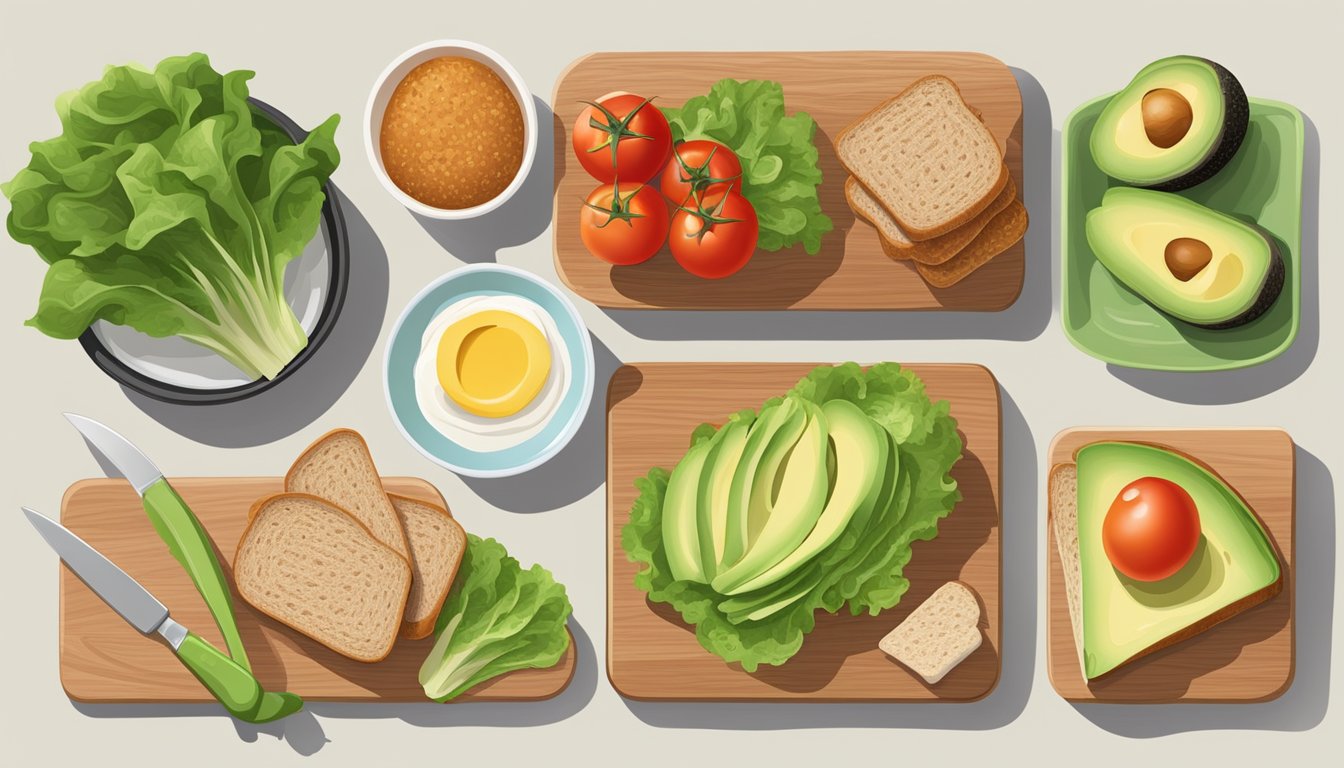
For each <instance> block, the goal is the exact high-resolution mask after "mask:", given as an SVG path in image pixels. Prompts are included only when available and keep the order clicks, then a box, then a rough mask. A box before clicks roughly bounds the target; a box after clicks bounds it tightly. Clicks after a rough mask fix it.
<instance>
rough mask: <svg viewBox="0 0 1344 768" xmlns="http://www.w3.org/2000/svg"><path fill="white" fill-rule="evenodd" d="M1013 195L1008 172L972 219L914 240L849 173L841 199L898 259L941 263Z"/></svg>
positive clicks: (1015, 189)
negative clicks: (991, 199) (1000, 187)
mask: <svg viewBox="0 0 1344 768" xmlns="http://www.w3.org/2000/svg"><path fill="white" fill-rule="evenodd" d="M1016 197H1017V185H1016V184H1014V183H1013V178H1012V176H1009V177H1008V183H1007V184H1004V185H1003V191H1002V192H1000V193H999V196H998V197H996V198H994V202H992V203H990V204H989V207H988V208H986V209H985V210H983V211H981V212H980V213H979V214H977V215H976V217H975V218H974V219H971V220H970V221H968V222H966V223H965V224H963V225H961V226H960V227H957V228H956V229H954V230H952V231H951V232H948V233H947V234H945V235H940V236H938V237H935V238H933V239H932V240H920V241H915V240H911V239H910V238H909V237H907V236H906V234H905V232H904V231H902V230H901V225H900V224H898V223H897V222H896V220H895V219H893V218H892V217H891V214H889V213H887V209H885V208H883V207H882V204H881V203H879V202H878V201H877V198H875V197H873V196H872V194H870V193H869V192H868V190H867V189H864V187H863V185H862V184H860V183H859V182H858V180H857V179H855V178H854V177H853V176H850V177H849V178H848V179H845V200H847V201H848V202H849V207H850V209H851V210H853V211H854V214H855V215H856V216H858V217H859V218H860V219H863V220H864V221H866V222H868V223H869V224H872V225H873V228H875V229H876V230H877V235H878V238H879V239H880V240H881V241H882V252H883V253H885V254H887V256H890V257H891V258H893V259H896V260H898V261H915V262H918V263H920V264H942V263H943V262H946V261H948V260H950V259H952V258H953V257H954V256H956V255H957V254H958V253H959V252H961V250H962V249H963V248H965V247H966V246H967V245H968V244H970V242H971V241H972V240H974V239H975V238H976V236H977V235H979V234H980V232H981V231H983V230H984V228H985V225H986V224H988V223H989V221H990V220H991V219H993V218H994V216H995V215H997V214H998V213H999V211H1002V210H1003V209H1004V208H1007V207H1008V205H1009V204H1010V203H1012V202H1013V199H1014V198H1016Z"/></svg>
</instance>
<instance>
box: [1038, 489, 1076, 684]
mask: <svg viewBox="0 0 1344 768" xmlns="http://www.w3.org/2000/svg"><path fill="white" fill-rule="evenodd" d="M1046 492H1047V495H1048V497H1049V499H1050V511H1049V517H1050V532H1051V533H1052V534H1053V535H1054V537H1055V549H1057V550H1059V563H1060V566H1061V567H1062V568H1063V571H1064V594H1065V596H1066V597H1067V598H1068V603H1069V621H1070V622H1071V623H1072V624H1073V643H1074V647H1075V648H1077V649H1078V668H1079V669H1086V667H1085V666H1084V664H1083V564H1082V560H1081V559H1080V557H1079V554H1078V465H1077V464H1056V465H1055V466H1054V468H1052V469H1051V470H1050V481H1049V487H1048V488H1047V491H1046Z"/></svg>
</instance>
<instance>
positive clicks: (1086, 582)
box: [1049, 432, 1291, 700]
mask: <svg viewBox="0 0 1344 768" xmlns="http://www.w3.org/2000/svg"><path fill="white" fill-rule="evenodd" d="M1239 434H1243V433H1237V432H1229V433H1228V435H1227V439H1235V436H1236V435H1239ZM1245 434H1257V433H1245ZM1099 436H1100V435H1099ZM1126 436H1128V435H1126ZM1073 445H1074V446H1079V443H1078V442H1077V441H1076V438H1074V440H1073ZM1057 455H1058V454H1057ZM1066 456H1069V454H1063V456H1061V458H1063V457H1066ZM1072 458H1074V462H1067V461H1065V462H1060V463H1057V464H1056V465H1055V466H1054V467H1053V468H1052V470H1051V473H1050V479H1049V505H1050V525H1051V532H1052V534H1053V536H1052V538H1053V539H1054V542H1055V545H1056V547H1057V550H1058V556H1059V559H1060V563H1061V565H1062V571H1063V585H1064V593H1065V595H1066V598H1067V600H1066V602H1067V604H1068V613H1069V618H1070V623H1071V625H1072V627H1073V630H1074V632H1073V635H1074V641H1075V643H1074V644H1075V646H1076V648H1077V651H1078V656H1079V664H1080V668H1081V670H1082V674H1083V677H1084V678H1085V679H1086V681H1087V682H1088V683H1089V684H1092V683H1096V682H1097V681H1098V680H1101V679H1102V678H1106V679H1107V680H1108V684H1109V680H1110V679H1111V678H1112V677H1113V676H1116V675H1127V674H1130V672H1137V668H1135V667H1133V666H1131V662H1133V661H1135V660H1136V659H1138V658H1140V657H1143V656H1147V655H1149V654H1151V653H1154V652H1156V651H1158V650H1161V649H1163V648H1166V647H1168V646H1172V645H1175V644H1177V643H1180V642H1181V641H1183V640H1186V639H1187V638H1190V637H1193V636H1195V635H1197V634H1200V633H1202V632H1205V631H1206V630H1209V629H1211V628H1212V627H1214V626H1215V625H1217V624H1220V623H1222V622H1223V621H1226V620H1227V619H1230V618H1232V617H1233V616H1235V615H1237V614H1239V613H1241V612H1243V611H1245V610H1247V609H1249V608H1251V607H1253V606H1255V605H1258V604H1260V603H1262V602H1265V601H1267V600H1270V599H1271V598H1273V597H1274V596H1275V595H1277V594H1278V593H1279V592H1280V591H1282V589H1283V583H1284V572H1285V566H1284V562H1285V561H1284V559H1283V557H1282V555H1281V554H1280V552H1279V550H1278V548H1277V546H1276V545H1275V542H1274V540H1273V538H1272V536H1271V534H1270V532H1269V529H1268V528H1267V527H1266V526H1265V524H1264V523H1263V522H1262V521H1261V519H1260V517H1259V516H1258V515H1257V514H1256V512H1255V511H1254V510H1253V509H1252V508H1251V506H1250V504H1249V503H1247V501H1246V500H1245V499H1244V498H1243V497H1242V495H1241V494H1240V493H1239V492H1238V491H1236V490H1235V489H1234V488H1233V487H1232V486H1231V485H1230V484H1229V483H1227V482H1226V481H1225V480H1224V479H1223V478H1222V477H1221V476H1220V475H1219V474H1218V473H1217V472H1216V471H1214V470H1213V469H1212V468H1211V467H1209V466H1207V465H1206V464H1204V463H1203V462H1202V461H1200V460H1199V459H1196V458H1194V457H1191V456H1189V455H1187V454H1185V453H1182V452H1181V451H1178V450H1175V449H1173V448H1170V447H1167V446H1164V445H1156V444H1153V443H1148V442H1138V441H1121V440H1100V441H1092V442H1087V443H1085V444H1081V446H1080V447H1078V448H1077V449H1076V451H1074V452H1073V454H1072ZM1057 460H1058V459H1057ZM1266 460H1269V459H1268V458H1267V459H1266ZM1164 494H1166V495H1165V496H1164ZM1182 499H1183V500H1184V502H1183V503H1184V509H1181V507H1182V502H1181V501H1180V500H1182ZM1172 500H1175V501H1172ZM1280 514H1281V513H1280ZM1187 515H1188V516H1189V517H1188V521H1189V522H1190V523H1192V524H1193V526H1194V527H1193V528H1189V527H1182V526H1181V525H1179V524H1178V523H1180V522H1181V521H1182V520H1184V519H1186V516H1187ZM1180 540H1184V541H1185V543H1186V544H1188V546H1182V545H1181V541H1180ZM1135 543H1137V544H1138V545H1139V546H1138V547H1137V548H1135V547H1134V546H1133V544H1135ZM1127 545H1128V546H1129V549H1128V551H1127V550H1126V546H1127ZM1136 553H1137V554H1138V555H1140V556H1144V557H1148V558H1149V562H1147V563H1136V560H1135V554H1136ZM1154 553H1158V558H1159V559H1161V558H1162V557H1166V559H1167V560H1168V562H1166V563H1165V564H1164V567H1163V569H1161V570H1158V571H1152V570H1151V569H1150V570H1149V571H1148V572H1145V571H1144V569H1143V568H1142V567H1139V566H1143V565H1147V566H1151V565H1152V564H1153V560H1152V556H1153V554H1154ZM1164 553H1167V554H1164ZM1267 618H1268V617H1267ZM1243 626H1244V625H1243ZM1271 634H1273V633H1271ZM1261 639H1263V638H1261ZM1224 645H1226V644H1224ZM1202 647H1204V648H1206V649H1207V648H1209V647H1211V646H1209V645H1208V644H1204V645H1203V646H1202ZM1289 648H1291V640H1289ZM1056 650H1058V649H1057V648H1056ZM1289 653H1290V654H1291V651H1289ZM1052 664H1053V662H1052ZM1175 668H1180V669H1182V670H1189V671H1190V672H1191V673H1194V670H1197V669H1200V668H1201V662H1195V661H1193V660H1192V659H1187V660H1186V661H1185V662H1179V663H1175V667H1173V665H1171V664H1167V665H1165V669H1166V670H1167V672H1168V673H1170V672H1171V671H1172V670H1173V669H1175ZM1289 670H1291V659H1289ZM1289 675H1291V672H1289ZM1060 685H1061V681H1060V680H1058V679H1056V687H1057V688H1058V687H1060ZM1066 685H1067V683H1066ZM1141 687H1146V686H1141ZM1061 692H1063V689H1061ZM1067 697H1068V696H1066V698H1067ZM1149 698H1151V697H1149ZM1124 700H1131V699H1130V698H1129V697H1126V698H1125V699H1124Z"/></svg>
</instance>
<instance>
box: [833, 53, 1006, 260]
mask: <svg viewBox="0 0 1344 768" xmlns="http://www.w3.org/2000/svg"><path fill="white" fill-rule="evenodd" d="M835 150H836V155H837V157H838V158H839V160H840V163H841V164H842V165H843V166H844V167H845V169H846V170H847V171H849V173H850V175H851V176H853V177H854V178H856V179H857V180H858V181H859V183H861V184H862V185H863V186H864V187H865V188H866V189H867V190H868V192H869V193H871V194H872V196H873V197H874V198H875V199H876V200H877V201H878V202H880V203H881V204H882V207H883V208H885V209H886V210H887V212H888V213H890V214H891V216H892V218H894V219H895V220H896V221H897V222H898V223H899V224H900V227H901V229H902V231H904V232H905V234H906V236H907V237H909V239H911V240H913V241H919V240H928V239H930V238H934V237H937V236H939V235H942V234H946V233H947V232H951V231H952V230H954V229H956V228H957V227H960V226H962V225H963V224H965V223H967V222H969V221H970V220H971V219H973V218H975V216H976V215H977V214H979V213H980V212H981V211H982V210H984V209H985V208H986V207H988V206H989V204H990V203H991V202H993V200H994V199H995V198H996V197H997V196H998V194H999V193H1000V192H1001V191H1002V190H1003V186H1004V184H1006V183H1007V181H1008V168H1007V166H1005V165H1004V163H1003V152H1002V151H1001V150H1000V148H999V144H998V140H997V139H995V138H994V135H993V134H992V133H990V131H989V129H988V128H987V127H985V124H984V123H982V122H981V121H980V119H979V118H978V117H977V116H976V114H975V113H974V112H973V111H972V110H971V109H970V107H969V106H968V105H967V104H966V102H965V100H963V99H962V97H961V92H960V91H959V90H958V89H957V85H956V83H954V82H953V81H952V80H950V79H948V78H947V77H944V76H942V75H929V76H927V77H924V78H921V79H919V80H916V81H915V82H914V83H912V84H911V85H910V86H909V87H908V88H906V89H905V90H904V91H902V92H901V93H899V94H897V95H896V96H894V97H892V98H891V99H889V100H887V101H886V102H884V103H882V104H880V105H878V106H877V107H876V108H874V109H873V110H872V111H870V112H869V113H868V114H866V115H864V116H863V117H861V118H859V119H858V120H857V121H856V122H854V123H853V124H852V125H850V126H849V127H848V128H846V129H845V130H844V132H843V133H841V134H840V137H839V138H838V139H837V140H836V142H835Z"/></svg>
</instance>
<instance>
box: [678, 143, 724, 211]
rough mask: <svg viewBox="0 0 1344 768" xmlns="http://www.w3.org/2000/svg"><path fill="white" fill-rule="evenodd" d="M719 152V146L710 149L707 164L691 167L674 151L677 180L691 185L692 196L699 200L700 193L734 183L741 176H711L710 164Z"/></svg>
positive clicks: (706, 159) (706, 158)
mask: <svg viewBox="0 0 1344 768" xmlns="http://www.w3.org/2000/svg"><path fill="white" fill-rule="evenodd" d="M718 151H719V148H718V147H717V146H716V147H714V148H712V149H710V150H709V155H708V156H706V157H705V162H703V163H701V164H700V165H690V164H688V163H687V162H686V160H685V158H683V157H682V156H681V153H680V152H677V151H676V150H675V149H674V150H673V151H672V156H673V157H675V158H676V159H677V180H678V181H680V182H681V183H682V184H689V185H690V186H691V194H692V195H695V196H696V199H697V200H698V199H699V197H700V193H701V192H703V191H704V190H705V189H707V188H709V187H711V186H713V185H715V184H722V183H724V182H726V181H733V180H735V179H737V178H739V177H740V176H741V174H737V175H734V176H725V177H723V178H719V177H718V176H711V175H710V173H709V164H710V163H711V162H713V161H714V153H715V152H718Z"/></svg>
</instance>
